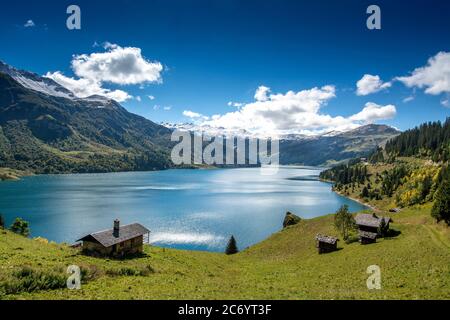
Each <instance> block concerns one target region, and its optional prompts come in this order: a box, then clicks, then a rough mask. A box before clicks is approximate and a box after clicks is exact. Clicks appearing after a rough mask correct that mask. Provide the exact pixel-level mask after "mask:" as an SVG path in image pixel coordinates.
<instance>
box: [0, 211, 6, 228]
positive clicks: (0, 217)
mask: <svg viewBox="0 0 450 320" xmlns="http://www.w3.org/2000/svg"><path fill="white" fill-rule="evenodd" d="M4 227H5V218H3V215H2V214H1V213H0V228H2V229H3V228H4Z"/></svg>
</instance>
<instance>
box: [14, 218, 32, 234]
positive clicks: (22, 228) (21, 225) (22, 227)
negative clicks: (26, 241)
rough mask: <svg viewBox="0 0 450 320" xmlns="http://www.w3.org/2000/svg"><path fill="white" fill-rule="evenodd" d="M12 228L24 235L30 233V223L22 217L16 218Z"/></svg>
mask: <svg viewBox="0 0 450 320" xmlns="http://www.w3.org/2000/svg"><path fill="white" fill-rule="evenodd" d="M10 230H11V231H12V232H14V233H17V234H20V235H22V236H24V237H28V236H29V235H30V227H29V223H28V222H27V221H25V220H22V219H21V218H16V220H15V221H14V223H13V224H12V225H11V227H10Z"/></svg>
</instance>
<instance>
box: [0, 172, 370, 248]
mask: <svg viewBox="0 0 450 320" xmlns="http://www.w3.org/2000/svg"><path fill="white" fill-rule="evenodd" d="M320 171H321V170H320V169H318V168H307V167H282V168H280V170H279V172H278V174H276V175H273V176H264V175H261V174H260V169H257V168H248V169H247V168H246V169H217V170H167V171H157V172H131V173H107V174H73V175H41V176H33V177H26V178H24V179H22V180H21V181H16V182H12V181H8V182H0V212H1V213H2V214H3V215H4V217H5V218H6V222H7V223H8V225H9V224H11V223H12V221H13V220H14V218H15V217H22V218H23V219H25V220H27V221H29V222H30V227H31V232H32V237H38V236H40V237H44V238H47V239H49V240H53V241H56V242H67V243H73V242H74V241H75V240H77V239H78V238H80V237H81V236H83V235H85V234H88V233H91V232H95V231H101V230H104V229H109V228H112V223H113V220H114V219H116V218H119V219H120V221H121V224H128V223H133V222H139V223H141V224H143V225H145V226H146V227H147V228H149V229H150V230H151V237H150V242H151V243H152V244H155V245H159V246H164V247H171V248H179V249H192V250H207V251H223V250H224V248H225V246H226V243H227V241H228V239H229V237H230V236H231V235H234V236H235V238H236V239H237V242H238V246H239V248H240V249H244V248H246V247H248V246H250V245H253V244H255V243H257V242H259V241H262V240H264V239H266V238H267V237H269V236H270V235H271V234H272V233H274V232H277V231H279V230H280V229H281V227H282V222H283V219H284V215H285V213H286V211H291V212H293V213H295V214H297V215H299V216H301V217H302V218H313V217H317V216H321V215H325V214H329V213H333V212H335V211H336V210H337V209H338V208H339V207H340V206H341V205H343V204H347V205H349V207H350V209H351V211H358V210H362V209H364V206H362V205H361V204H359V203H357V202H355V201H352V200H349V199H347V198H344V197H342V196H339V195H337V194H335V193H333V192H332V191H331V185H330V184H328V183H323V182H320V181H318V175H319V173H320Z"/></svg>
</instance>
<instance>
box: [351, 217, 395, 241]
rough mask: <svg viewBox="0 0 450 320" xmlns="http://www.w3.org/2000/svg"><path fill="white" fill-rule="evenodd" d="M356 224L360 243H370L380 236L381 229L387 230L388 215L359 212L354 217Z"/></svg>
mask: <svg viewBox="0 0 450 320" xmlns="http://www.w3.org/2000/svg"><path fill="white" fill-rule="evenodd" d="M355 222H356V225H357V226H358V230H359V241H360V242H361V244H370V243H374V242H376V241H377V237H379V236H381V233H380V232H381V231H382V230H381V229H384V230H389V223H390V222H391V218H389V217H381V218H379V217H377V216H376V215H375V214H364V213H360V214H358V215H356V217H355Z"/></svg>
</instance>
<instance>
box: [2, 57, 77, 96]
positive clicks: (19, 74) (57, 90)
mask: <svg viewBox="0 0 450 320" xmlns="http://www.w3.org/2000/svg"><path fill="white" fill-rule="evenodd" d="M0 72H3V73H6V74H7V75H9V76H11V77H12V78H13V79H14V80H16V81H17V82H18V83H20V84H21V85H22V86H24V87H25V88H28V89H31V90H34V91H37V92H41V93H44V94H46V95H50V96H54V97H60V98H66V99H72V100H73V99H76V98H77V97H76V96H75V95H74V94H73V93H72V92H71V91H69V90H67V89H66V88H64V87H63V86H61V85H60V84H58V83H56V82H55V81H53V80H52V79H48V78H44V77H41V76H39V75H37V74H35V73H31V72H28V71H23V70H18V69H16V68H13V67H11V66H9V65H7V64H5V63H3V62H2V61H0Z"/></svg>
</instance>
